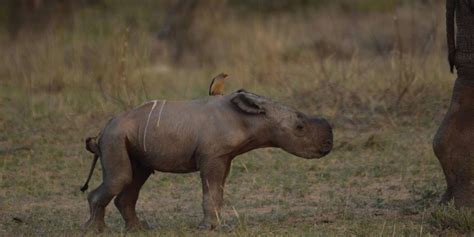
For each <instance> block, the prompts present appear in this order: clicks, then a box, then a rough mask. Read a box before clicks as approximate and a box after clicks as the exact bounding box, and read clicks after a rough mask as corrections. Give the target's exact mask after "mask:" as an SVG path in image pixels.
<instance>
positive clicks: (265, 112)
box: [231, 90, 333, 159]
mask: <svg viewBox="0 0 474 237" xmlns="http://www.w3.org/2000/svg"><path fill="white" fill-rule="evenodd" d="M231 102H232V103H233V104H234V105H235V106H236V107H237V109H239V110H240V111H241V112H243V113H246V114H248V115H249V116H258V117H257V118H261V119H262V120H264V121H265V122H264V123H265V124H267V125H268V130H266V132H267V133H268V135H269V140H270V143H271V144H272V145H273V146H276V147H280V148H282V149H283V150H285V151H287V152H289V153H291V154H293V155H296V156H299V157H303V158H308V159H312V158H321V157H323V156H325V155H327V154H328V153H329V152H330V151H331V149H332V143H333V135H332V128H331V126H330V125H329V123H328V122H327V121H326V120H325V119H323V118H317V117H309V116H306V115H305V114H303V113H301V112H299V111H297V110H295V109H292V108H289V107H286V106H284V105H281V104H279V103H276V102H274V101H271V100H270V99H267V98H264V97H261V96H258V95H256V94H253V93H249V92H246V91H243V90H239V91H237V92H236V93H234V95H233V98H232V99H231Z"/></svg>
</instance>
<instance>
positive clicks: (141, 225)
mask: <svg viewBox="0 0 474 237" xmlns="http://www.w3.org/2000/svg"><path fill="white" fill-rule="evenodd" d="M132 172H133V180H132V182H131V183H130V184H129V185H127V186H126V187H125V188H124V189H123V190H122V192H121V193H119V195H118V196H117V197H116V198H115V200H114V203H115V206H116V207H117V209H118V210H119V211H120V214H121V215H122V217H123V219H124V220H125V225H126V227H127V230H134V229H149V226H148V224H147V223H146V222H140V220H139V219H138V217H137V213H136V211H135V206H136V204H137V200H138V195H139V192H140V189H141V187H142V186H143V184H144V183H145V181H146V180H147V179H148V177H150V174H151V173H152V170H150V169H148V168H145V167H143V166H142V165H141V164H139V163H138V162H137V161H132Z"/></svg>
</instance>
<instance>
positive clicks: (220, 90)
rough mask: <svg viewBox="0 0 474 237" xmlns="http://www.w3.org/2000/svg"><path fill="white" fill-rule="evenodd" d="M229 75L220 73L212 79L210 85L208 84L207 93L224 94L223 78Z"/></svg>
mask: <svg viewBox="0 0 474 237" xmlns="http://www.w3.org/2000/svg"><path fill="white" fill-rule="evenodd" d="M228 76H229V75H227V74H225V73H220V74H219V75H217V76H216V77H214V78H213V79H212V82H211V85H210V86H209V95H224V80H225V79H227V78H228Z"/></svg>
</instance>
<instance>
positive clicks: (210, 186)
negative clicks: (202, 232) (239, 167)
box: [199, 157, 231, 230]
mask: <svg viewBox="0 0 474 237" xmlns="http://www.w3.org/2000/svg"><path fill="white" fill-rule="evenodd" d="M230 163H231V158H228V157H216V158H207V159H203V160H202V161H201V167H200V171H201V181H202V192H203V201H202V208H203V210H204V219H203V220H202V221H201V223H200V224H199V228H200V229H207V230H210V229H214V228H215V227H216V226H217V225H218V224H219V220H220V219H219V218H220V211H221V207H222V204H223V194H224V184H225V179H226V177H227V175H228V174H229V170H230Z"/></svg>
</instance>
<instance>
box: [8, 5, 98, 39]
mask: <svg viewBox="0 0 474 237" xmlns="http://www.w3.org/2000/svg"><path fill="white" fill-rule="evenodd" d="M6 1H8V2H7V14H8V18H7V23H6V27H7V30H8V33H9V35H10V38H11V39H16V38H17V37H18V35H19V34H20V32H22V31H24V32H28V33H31V32H33V33H42V32H45V31H48V30H52V29H55V28H57V27H60V26H64V25H67V26H72V25H73V24H72V23H73V22H72V21H73V17H72V16H73V13H74V12H75V11H77V10H78V9H80V8H82V7H84V6H87V5H92V4H104V3H103V2H102V0H6Z"/></svg>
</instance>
